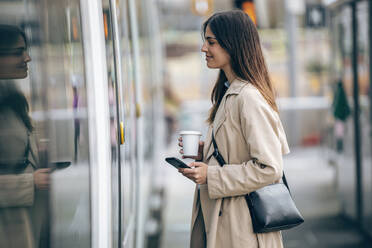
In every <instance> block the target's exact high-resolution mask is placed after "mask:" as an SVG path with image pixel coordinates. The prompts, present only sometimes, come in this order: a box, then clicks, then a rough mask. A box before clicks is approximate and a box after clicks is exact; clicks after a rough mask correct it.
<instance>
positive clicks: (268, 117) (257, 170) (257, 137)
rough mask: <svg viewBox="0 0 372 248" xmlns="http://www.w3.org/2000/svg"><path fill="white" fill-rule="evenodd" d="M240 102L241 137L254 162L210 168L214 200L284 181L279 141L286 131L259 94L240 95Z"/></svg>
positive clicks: (208, 177)
mask: <svg viewBox="0 0 372 248" xmlns="http://www.w3.org/2000/svg"><path fill="white" fill-rule="evenodd" d="M237 101H238V108H239V113H240V125H241V131H242V135H243V137H244V139H245V141H246V143H247V145H248V148H249V152H250V157H251V158H252V160H249V161H245V162H243V163H242V164H226V165H225V166H223V167H220V166H210V167H208V173H207V184H208V193H209V197H210V198H211V199H217V198H223V197H231V196H238V195H245V194H248V193H250V192H253V191H255V190H257V189H259V188H261V187H264V186H266V185H269V184H272V183H274V182H277V181H278V180H279V179H280V178H281V177H282V173H283V161H282V150H283V148H282V143H281V140H280V139H281V137H282V135H284V134H281V133H280V132H283V130H282V129H281V123H280V120H279V118H278V117H277V116H276V115H275V112H273V111H272V110H271V107H270V106H269V105H268V104H267V103H266V102H265V100H264V99H263V97H262V96H261V95H258V92H254V91H253V92H249V93H245V94H239V95H238V97H237ZM285 145H286V144H285ZM247 152H248V151H247Z"/></svg>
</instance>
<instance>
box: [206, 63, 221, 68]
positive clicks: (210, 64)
mask: <svg viewBox="0 0 372 248" xmlns="http://www.w3.org/2000/svg"><path fill="white" fill-rule="evenodd" d="M207 67H208V68H209V69H218V68H219V67H218V66H216V65H213V64H212V63H207Z"/></svg>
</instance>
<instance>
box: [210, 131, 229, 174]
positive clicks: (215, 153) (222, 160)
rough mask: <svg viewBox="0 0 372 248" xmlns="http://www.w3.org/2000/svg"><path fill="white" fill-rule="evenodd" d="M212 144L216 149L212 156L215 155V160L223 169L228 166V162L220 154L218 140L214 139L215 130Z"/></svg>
mask: <svg viewBox="0 0 372 248" xmlns="http://www.w3.org/2000/svg"><path fill="white" fill-rule="evenodd" d="M212 142H213V147H214V152H213V154H212V155H213V157H215V159H216V160H217V162H218V163H219V164H220V165H221V167H223V166H224V165H225V164H226V162H225V160H224V159H223V157H222V155H221V154H220V153H219V152H218V147H217V143H216V140H215V139H214V132H213V130H212Z"/></svg>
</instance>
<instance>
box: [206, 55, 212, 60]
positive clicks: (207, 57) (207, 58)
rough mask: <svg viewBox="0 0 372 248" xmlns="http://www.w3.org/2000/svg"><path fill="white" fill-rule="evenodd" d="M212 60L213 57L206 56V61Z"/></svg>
mask: <svg viewBox="0 0 372 248" xmlns="http://www.w3.org/2000/svg"><path fill="white" fill-rule="evenodd" d="M212 58H213V57H212V56H208V55H206V56H205V59H206V60H209V59H212Z"/></svg>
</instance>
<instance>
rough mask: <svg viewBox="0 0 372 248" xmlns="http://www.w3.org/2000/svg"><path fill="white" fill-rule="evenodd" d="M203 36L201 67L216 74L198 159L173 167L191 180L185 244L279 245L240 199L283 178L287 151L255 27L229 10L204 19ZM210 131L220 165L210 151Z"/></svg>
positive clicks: (221, 247) (277, 236) (211, 247)
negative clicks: (188, 236)
mask: <svg viewBox="0 0 372 248" xmlns="http://www.w3.org/2000/svg"><path fill="white" fill-rule="evenodd" d="M203 35H204V44H203V47H202V52H204V53H205V55H206V61H207V66H208V67H209V68H216V69H220V73H219V77H218V79H217V82H216V84H215V86H214V89H213V91H212V96H211V99H212V103H213V106H212V108H211V111H210V115H209V118H208V124H209V131H208V133H207V136H206V139H205V142H200V147H199V156H198V157H196V158H195V159H196V161H197V162H194V163H191V164H190V166H191V167H193V168H192V169H180V170H179V171H180V172H181V173H182V174H183V175H184V176H185V177H188V178H189V179H191V180H193V181H194V182H195V183H196V184H197V187H196V189H195V198H194V205H193V215H192V224H191V241H190V246H191V247H192V248H195V247H208V248H243V247H244V248H257V247H260V248H276V247H283V242H282V237H281V233H280V232H271V233H259V234H256V233H254V232H253V229H252V220H251V216H250V214H249V209H248V206H247V203H246V201H245V198H244V195H246V194H248V193H250V192H252V191H255V190H257V189H259V188H261V187H264V186H266V185H269V184H272V183H275V182H278V181H279V180H280V179H281V177H282V173H283V160H282V155H283V154H286V153H288V152H289V149H288V145H287V141H286V136H285V133H284V130H283V127H282V124H281V121H280V119H279V115H278V109H277V106H276V103H275V99H274V90H273V87H272V83H271V81H270V78H269V75H268V71H267V68H266V65H265V61H264V57H263V55H262V51H261V46H260V41H259V37H258V33H257V30H256V28H255V26H254V24H253V22H252V21H251V20H250V18H249V17H248V15H246V14H245V13H244V12H242V11H239V10H234V11H227V12H221V13H217V14H214V15H213V16H212V17H210V18H209V19H208V20H207V21H206V22H205V23H204V25H203ZM212 132H213V133H214V137H215V140H216V143H217V145H218V148H219V152H220V153H221V155H222V157H223V158H224V160H225V161H226V165H225V166H223V167H221V166H220V165H219V164H218V162H217V161H216V159H215V158H214V157H213V156H212V153H213V151H214V147H213V144H212ZM179 141H180V143H179V145H180V146H181V147H182V139H181V138H180V139H179ZM180 153H181V154H182V153H183V151H182V149H181V150H180Z"/></svg>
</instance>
